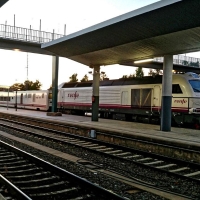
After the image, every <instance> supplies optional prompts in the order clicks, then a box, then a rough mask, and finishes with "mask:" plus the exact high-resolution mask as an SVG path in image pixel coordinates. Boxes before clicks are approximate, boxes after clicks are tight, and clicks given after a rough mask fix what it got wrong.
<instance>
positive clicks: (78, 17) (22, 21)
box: [0, 0, 200, 89]
mask: <svg viewBox="0 0 200 200" xmlns="http://www.w3.org/2000/svg"><path fill="white" fill-rule="evenodd" d="M157 1H158V0H98V1H97V0H84V1H83V0H56V1H55V0H17V1H16V0H9V1H8V2H7V3H6V4H5V5H4V6H3V7H1V8H0V24H5V23H6V24H7V25H11V26H13V25H14V16H15V26H17V27H23V28H29V27H30V26H31V28H32V29H35V30H39V27H40V20H41V30H42V31H46V32H53V30H54V32H55V33H58V34H64V27H65V25H66V35H68V34H71V33H74V32H76V31H79V30H82V29H84V28H87V27H89V26H92V25H95V24H97V23H100V22H102V21H106V20H108V19H111V18H113V17H116V16H118V15H121V14H124V13H127V12H130V11H132V10H135V9H138V8H140V7H143V6H146V5H149V4H152V3H155V2H157ZM165 1H166V0H165ZM187 56H191V57H197V58H200V53H199V52H197V53H192V54H187ZM0 58H1V59H0V70H1V79H0V80H1V81H0V85H9V86H10V85H12V84H14V83H24V81H25V80H27V77H28V80H30V81H33V82H35V81H36V80H39V81H40V82H41V83H42V88H41V89H47V88H49V87H50V85H51V83H52V57H51V56H47V55H41V54H33V53H28V62H27V53H26V52H15V51H10V50H3V49H0ZM27 66H28V68H27ZM116 67H117V72H116ZM135 69H136V68H134V67H128V66H127V67H126V66H120V65H117V66H116V65H110V66H102V67H101V71H104V72H105V73H106V75H107V76H108V77H109V78H110V79H117V78H121V77H122V76H123V75H130V74H133V73H135ZM89 71H91V69H90V68H89V67H88V66H85V65H82V64H80V63H77V62H74V61H72V60H69V59H67V58H63V57H60V58H59V75H58V84H61V83H62V82H67V81H69V77H70V76H71V75H72V74H74V73H77V74H78V79H79V80H81V79H82V78H83V77H84V75H85V74H87V75H88V77H89V79H92V75H90V74H88V72H89ZM145 73H146V74H147V73H148V70H146V71H145Z"/></svg>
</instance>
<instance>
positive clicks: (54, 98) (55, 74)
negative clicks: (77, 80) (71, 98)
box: [51, 56, 59, 112]
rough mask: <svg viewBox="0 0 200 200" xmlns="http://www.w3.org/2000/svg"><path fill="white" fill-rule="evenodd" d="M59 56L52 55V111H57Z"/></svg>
mask: <svg viewBox="0 0 200 200" xmlns="http://www.w3.org/2000/svg"><path fill="white" fill-rule="evenodd" d="M58 67H59V57H58V56H52V109H51V111H52V112H57V102H58Z"/></svg>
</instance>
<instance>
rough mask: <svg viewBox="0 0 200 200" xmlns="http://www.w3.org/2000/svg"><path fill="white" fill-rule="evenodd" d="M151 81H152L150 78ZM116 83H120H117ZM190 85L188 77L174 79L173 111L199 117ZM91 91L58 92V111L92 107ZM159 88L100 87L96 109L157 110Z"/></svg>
mask: <svg viewBox="0 0 200 200" xmlns="http://www.w3.org/2000/svg"><path fill="white" fill-rule="evenodd" d="M152 79H153V78H152ZM118 81H119V80H118ZM189 81H193V82H198V84H199V87H200V78H194V77H193V76H192V75H191V74H184V75H182V74H175V75H173V93H172V111H176V112H190V113H200V110H199V109H200V88H196V91H194V90H193V88H192V87H191V84H190V83H189ZM91 97H92V87H71V88H60V90H59V95H58V104H59V107H63V108H68V107H70V108H73V107H74V109H76V108H77V107H79V106H80V107H88V108H89V109H91V104H92V99H91ZM161 98H162V84H161V83H155V84H137V85H117V86H114V85H112V86H100V90H99V107H100V111H101V110H102V109H103V108H104V109H110V110H111V112H112V109H113V108H114V109H122V108H123V109H131V108H132V109H133V108H138V109H139V108H141V109H143V108H146V109H148V110H151V111H153V110H160V109H161Z"/></svg>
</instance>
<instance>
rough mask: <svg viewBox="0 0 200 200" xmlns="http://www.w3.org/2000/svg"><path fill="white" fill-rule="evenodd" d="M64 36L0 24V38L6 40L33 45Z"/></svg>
mask: <svg viewBox="0 0 200 200" xmlns="http://www.w3.org/2000/svg"><path fill="white" fill-rule="evenodd" d="M63 36H64V35H61V34H56V33H54V32H53V33H50V32H45V31H40V30H33V29H31V28H30V29H28V28H21V27H16V26H9V25H5V24H0V38H5V39H6V38H8V39H12V40H20V41H26V42H33V43H39V44H42V43H46V42H50V41H52V40H55V39H58V38H61V37H63Z"/></svg>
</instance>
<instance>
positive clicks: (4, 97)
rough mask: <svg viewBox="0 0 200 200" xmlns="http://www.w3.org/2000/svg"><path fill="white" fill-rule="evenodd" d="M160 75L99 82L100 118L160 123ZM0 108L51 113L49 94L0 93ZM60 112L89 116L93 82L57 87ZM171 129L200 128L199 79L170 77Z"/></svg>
mask: <svg viewBox="0 0 200 200" xmlns="http://www.w3.org/2000/svg"><path fill="white" fill-rule="evenodd" d="M161 100H162V75H156V76H145V77H142V78H136V77H135V78H131V79H123V78H122V79H115V80H103V81H100V88H99V117H101V118H108V119H118V120H126V121H138V122H148V123H160V116H161ZM0 106H4V107H6V106H7V107H16V106H17V108H23V109H34V110H40V111H51V106H52V92H51V90H35V91H30V90H29V91H12V92H9V91H0ZM57 108H58V111H59V112H62V113H67V114H77V115H86V116H91V112H92V81H87V82H64V83H62V84H60V85H59V86H58V101H57ZM171 111H172V119H171V120H172V125H176V126H183V127H187V126H189V127H191V126H195V128H199V127H200V77H199V75H198V74H195V73H193V72H187V73H185V74H173V78H172V107H171Z"/></svg>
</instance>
